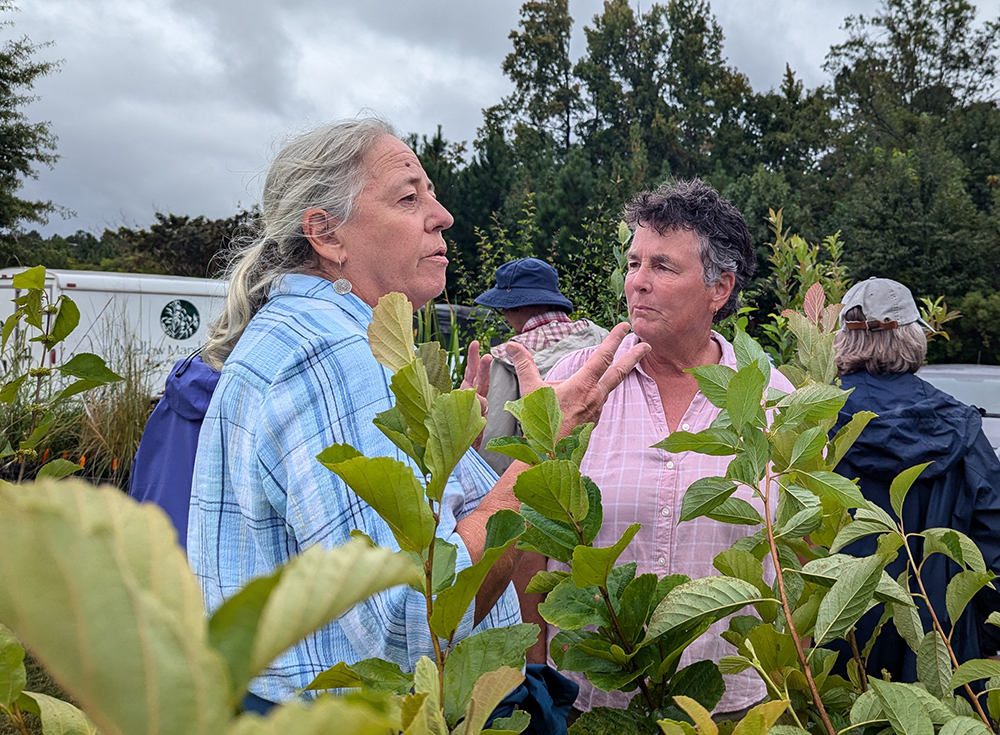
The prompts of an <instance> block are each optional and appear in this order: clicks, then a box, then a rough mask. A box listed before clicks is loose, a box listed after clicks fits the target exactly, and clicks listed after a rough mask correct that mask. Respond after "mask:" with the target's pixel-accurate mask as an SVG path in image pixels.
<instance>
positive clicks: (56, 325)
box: [45, 295, 80, 349]
mask: <svg viewBox="0 0 1000 735" xmlns="http://www.w3.org/2000/svg"><path fill="white" fill-rule="evenodd" d="M56 306H57V307H58V309H59V310H58V311H57V312H56V318H55V320H54V321H53V322H52V330H51V331H50V332H49V338H48V340H46V342H47V344H46V345H45V346H46V348H47V349H52V348H53V347H55V346H56V345H57V344H59V343H60V342H62V341H63V340H64V339H66V338H67V337H68V336H69V335H70V334H71V333H72V332H73V330H74V329H76V328H77V326H78V325H79V324H80V310H79V309H78V308H77V306H76V304H75V303H73V299H71V298H70V297H69V296H65V295H63V296H60V297H59V300H58V301H57V302H56Z"/></svg>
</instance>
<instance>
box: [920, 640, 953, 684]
mask: <svg viewBox="0 0 1000 735" xmlns="http://www.w3.org/2000/svg"><path fill="white" fill-rule="evenodd" d="M951 675H952V670H951V657H950V656H949V655H948V646H947V645H945V642H944V639H943V638H942V637H941V636H940V635H938V633H937V631H934V630H932V631H931V632H930V633H928V634H927V635H925V636H924V637H923V640H921V641H920V646H919V647H918V648H917V678H918V679H919V680H920V682H921V683H922V684H923V685H924V686H926V687H927V691H929V692H930V693H931V694H933V695H934V696H935V697H938V698H939V699H940V698H941V697H943V696H944V695H946V694H951V689H949V688H948V683H949V682H950V681H951Z"/></svg>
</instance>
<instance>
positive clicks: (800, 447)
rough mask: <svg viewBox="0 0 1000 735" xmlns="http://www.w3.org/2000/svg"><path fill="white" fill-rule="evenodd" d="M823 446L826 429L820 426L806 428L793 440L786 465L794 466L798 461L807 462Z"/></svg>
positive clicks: (824, 444)
mask: <svg viewBox="0 0 1000 735" xmlns="http://www.w3.org/2000/svg"><path fill="white" fill-rule="evenodd" d="M825 446H826V431H824V429H823V427H822V426H814V427H812V428H811V429H806V430H805V431H803V432H802V433H801V434H799V436H798V438H797V439H796V440H795V444H794V445H793V446H792V453H791V457H790V458H789V461H788V465H789V466H790V467H794V466H795V465H796V464H798V463H799V462H808V461H809V460H811V459H813V458H814V457H815V456H816V455H817V454H819V453H820V452H821V451H822V450H823V447H825Z"/></svg>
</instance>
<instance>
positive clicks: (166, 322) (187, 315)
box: [160, 299, 201, 339]
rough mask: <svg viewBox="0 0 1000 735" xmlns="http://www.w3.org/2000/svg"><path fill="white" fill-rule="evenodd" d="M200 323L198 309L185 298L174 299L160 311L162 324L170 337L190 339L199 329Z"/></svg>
mask: <svg viewBox="0 0 1000 735" xmlns="http://www.w3.org/2000/svg"><path fill="white" fill-rule="evenodd" d="M200 325H201V317H200V316H199V315H198V309H197V308H196V307H195V305H194V304H192V303H191V302H190V301H185V300H184V299H174V300H173V301H171V302H170V303H169V304H167V305H166V306H164V307H163V311H161V312H160V326H161V327H163V331H164V332H166V333H167V336H168V337H172V338H174V339H188V338H189V337H191V336H193V335H194V333H195V332H197V331H198V327H199V326H200Z"/></svg>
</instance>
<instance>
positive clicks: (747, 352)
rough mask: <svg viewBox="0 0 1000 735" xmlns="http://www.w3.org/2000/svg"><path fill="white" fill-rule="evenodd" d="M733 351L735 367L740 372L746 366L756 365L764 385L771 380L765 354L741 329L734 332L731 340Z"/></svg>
mask: <svg viewBox="0 0 1000 735" xmlns="http://www.w3.org/2000/svg"><path fill="white" fill-rule="evenodd" d="M733 351H734V352H735V353H736V366H737V368H738V369H740V370H742V369H743V368H745V367H746V366H747V365H756V366H757V369H758V370H760V372H761V374H762V375H763V376H764V383H765V385H766V384H767V382H768V381H769V380H770V379H771V362H770V361H769V360H768V359H767V354H766V353H765V352H764V350H763V349H762V348H761V346H760V345H759V344H757V343H756V342H755V341H754V340H753V339H752V338H751V337H750V336H749V335H748V334H747V333H746V332H744V331H743V330H742V329H738V330H737V331H736V337H735V338H734V339H733Z"/></svg>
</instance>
